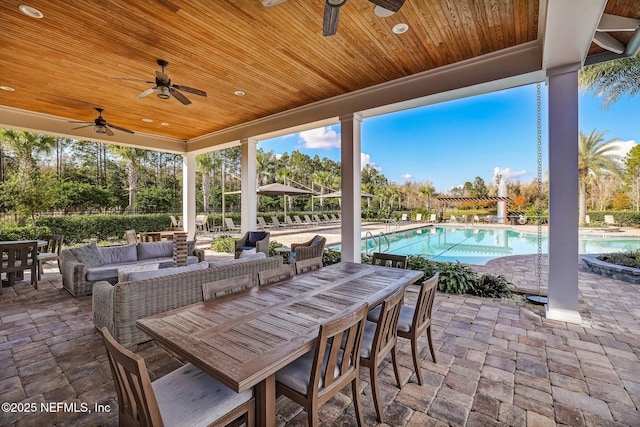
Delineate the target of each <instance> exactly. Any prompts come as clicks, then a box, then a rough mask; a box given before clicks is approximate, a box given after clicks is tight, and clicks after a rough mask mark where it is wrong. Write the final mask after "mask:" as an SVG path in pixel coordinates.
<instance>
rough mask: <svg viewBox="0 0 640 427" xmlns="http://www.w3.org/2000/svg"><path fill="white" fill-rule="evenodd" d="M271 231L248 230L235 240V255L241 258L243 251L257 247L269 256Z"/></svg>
mask: <svg viewBox="0 0 640 427" xmlns="http://www.w3.org/2000/svg"><path fill="white" fill-rule="evenodd" d="M269 236H270V234H269V232H268V231H248V232H246V233H245V234H244V236H242V237H241V238H240V239H238V240H236V241H235V257H236V258H240V255H241V254H242V251H247V250H251V249H255V251H256V252H262V253H263V254H265V255H267V256H269Z"/></svg>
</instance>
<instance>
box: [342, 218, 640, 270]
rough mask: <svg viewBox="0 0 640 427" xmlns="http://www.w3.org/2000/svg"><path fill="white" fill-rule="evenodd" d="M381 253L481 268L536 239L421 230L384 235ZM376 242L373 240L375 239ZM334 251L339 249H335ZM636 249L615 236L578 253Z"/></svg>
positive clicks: (531, 250)
mask: <svg viewBox="0 0 640 427" xmlns="http://www.w3.org/2000/svg"><path fill="white" fill-rule="evenodd" d="M386 237H387V239H388V241H389V248H388V249H387V242H386V240H385V239H384V238H383V239H382V244H381V249H382V252H388V253H393V254H397V255H420V256H423V257H425V258H427V259H430V260H433V261H448V262H455V261H460V262H462V263H465V264H476V265H482V264H485V263H486V262H487V261H490V260H492V259H494V258H499V257H503V256H509V255H526V254H536V253H538V237H537V235H536V234H534V233H527V232H521V231H515V230H511V229H507V228H490V229H483V228H477V227H473V228H471V227H462V228H460V227H424V228H418V229H413V230H407V231H402V232H397V233H390V234H386ZM376 240H377V237H376ZM335 249H339V247H336V248H335ZM636 249H640V239H638V238H631V237H624V236H617V235H613V234H611V235H604V236H593V235H591V236H587V235H581V236H580V246H579V248H578V250H579V253H581V254H594V253H607V252H619V251H630V250H636ZM377 250H378V243H377V241H374V239H371V238H369V239H368V240H363V241H362V252H363V253H369V254H371V253H373V252H376V251H377ZM547 251H548V240H547V236H543V237H542V252H543V253H547Z"/></svg>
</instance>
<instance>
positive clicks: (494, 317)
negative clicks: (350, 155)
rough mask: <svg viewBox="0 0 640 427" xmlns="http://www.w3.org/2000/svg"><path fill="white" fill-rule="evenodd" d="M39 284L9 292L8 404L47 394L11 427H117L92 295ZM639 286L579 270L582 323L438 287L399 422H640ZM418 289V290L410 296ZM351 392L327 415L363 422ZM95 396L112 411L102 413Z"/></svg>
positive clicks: (49, 279) (0, 329)
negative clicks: (429, 334)
mask: <svg viewBox="0 0 640 427" xmlns="http://www.w3.org/2000/svg"><path fill="white" fill-rule="evenodd" d="M478 269H479V270H481V271H484V270H489V271H492V272H494V273H500V274H504V275H505V276H507V277H509V278H510V279H512V280H514V281H515V282H516V283H518V282H520V283H521V284H522V287H525V288H526V287H529V288H530V287H531V286H533V289H534V290H537V279H536V277H535V276H536V275H535V256H521V257H507V258H501V259H498V260H494V261H492V262H491V263H490V264H489V265H487V266H485V267H478ZM519 286H520V284H519ZM39 287H40V289H39V290H38V291H35V290H34V289H33V288H32V287H31V286H30V285H29V284H28V283H27V282H25V283H20V284H18V285H16V286H15V288H4V289H3V293H2V295H1V296H0V402H2V403H5V402H18V403H23V404H24V403H28V404H30V403H36V404H37V410H36V411H35V412H33V413H28V412H25V411H17V412H11V411H6V410H4V411H2V412H0V425H11V426H13V425H15V426H45V425H63V426H96V425H117V422H118V421H117V410H116V405H117V399H116V395H115V389H114V386H113V382H112V379H111V373H110V371H109V367H108V364H107V360H106V355H105V350H104V346H103V344H102V341H101V339H100V338H99V336H98V334H97V331H96V330H95V328H94V326H93V323H92V321H91V297H82V298H73V297H71V295H69V294H68V293H67V292H66V291H65V290H63V289H62V284H61V278H60V275H59V274H58V273H57V272H54V270H49V271H47V272H46V274H45V275H44V277H43V280H42V281H40V283H39ZM639 291H640V288H639V287H638V286H637V285H630V284H627V283H624V282H620V281H617V280H612V279H607V278H604V277H601V276H597V275H593V274H590V273H586V272H580V314H581V315H582V318H583V323H582V324H581V325H574V324H565V323H562V322H557V321H549V320H546V319H545V318H544V311H543V309H542V307H539V306H534V305H527V304H525V303H524V302H522V300H521V299H513V300H493V299H486V298H477V297H470V296H462V295H447V294H443V293H438V294H437V296H436V300H435V306H434V314H433V323H434V324H433V329H434V345H435V348H436V357H437V362H438V363H433V362H432V360H431V357H430V355H429V351H428V348H427V347H428V346H427V345H426V340H425V341H423V344H424V345H423V348H422V352H421V357H422V360H423V361H422V368H423V376H424V378H425V385H424V386H422V387H420V386H418V384H417V383H416V380H415V375H413V374H412V372H413V371H412V362H411V351H410V346H409V343H408V342H407V341H405V340H400V343H399V363H400V375H401V380H402V382H403V387H402V389H401V390H399V389H398V388H397V387H396V386H395V385H394V383H395V380H394V378H393V369H392V368H391V366H389V363H388V361H387V363H386V364H383V365H382V366H381V368H380V371H381V388H382V398H383V401H384V406H385V408H386V410H385V417H386V422H387V423H386V424H387V425H390V426H420V427H423V426H445V425H468V426H491V425H505V426H507V425H508V426H532V427H533V426H553V425H570V426H638V425H640V411H639V410H638V408H639V407H640V292H639ZM415 296H416V292H415V289H410V290H409V291H408V293H407V301H408V302H410V303H412V302H413V301H414V300H415ZM135 351H136V353H138V354H140V355H142V356H143V357H144V358H145V360H146V362H147V364H148V366H149V368H150V370H151V375H152V379H155V378H158V377H160V376H162V375H164V374H165V373H167V372H169V371H171V370H173V369H176V368H177V367H178V366H180V362H179V361H178V360H176V359H175V358H173V357H172V356H171V355H169V354H168V353H167V352H166V351H164V350H163V349H162V348H160V347H159V346H157V345H155V344H154V343H153V342H150V343H146V344H143V345H140V346H138V347H137V348H136V349H135ZM361 379H362V382H361V386H362V389H363V390H362V391H363V396H362V402H363V406H364V418H365V422H366V424H367V425H376V424H377V423H376V421H375V411H374V409H373V402H372V400H371V393H370V387H369V384H368V382H367V381H368V375H367V373H366V372H365V371H364V370H363V373H362V376H361ZM350 394H351V392H350V390H348V389H345V390H343V392H342V393H340V394H339V395H338V397H336V398H334V399H332V400H331V401H330V402H329V403H327V404H326V405H324V406H323V407H322V408H321V410H320V417H321V425H324V426H351V425H355V424H356V423H355V418H354V415H353V407H352V405H351V398H350ZM41 402H46V403H48V404H50V405H51V404H57V403H58V402H66V403H76V404H77V406H76V411H75V412H74V411H71V410H72V409H74V408H73V407H67V408H64V407H57V406H50V410H49V411H48V412H45V411H41V410H40V409H41V408H40V406H39V404H40V403H41ZM96 403H98V404H101V405H103V408H104V407H106V405H108V406H109V408H110V411H105V412H95V411H93V409H94V405H95V404H96ZM81 404H86V405H87V408H86V409H87V410H88V411H87V412H83V410H84V409H85V408H84V407H83V406H82V405H81ZM277 409H278V424H279V425H281V426H290V427H293V426H299V425H300V426H304V425H306V414H305V413H304V412H302V411H301V409H300V407H299V406H298V405H296V404H293V403H292V402H290V401H288V400H286V399H284V398H281V399H279V401H278V408H277ZM55 410H57V412H55ZM185 425H188V424H185Z"/></svg>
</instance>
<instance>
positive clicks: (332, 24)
mask: <svg viewBox="0 0 640 427" xmlns="http://www.w3.org/2000/svg"><path fill="white" fill-rule="evenodd" d="M369 1H370V2H371V3H373V4H375V5H376V7H375V9H374V12H375V14H376V15H378V16H391V15H393V14H394V13H396V12H397V11H399V10H400V8H401V7H402V5H403V4H404V2H405V0H369ZM346 2H347V0H325V4H324V19H323V20H322V35H323V36H325V37H326V36H332V35H334V34H335V33H336V31H337V30H338V18H339V16H340V8H341V7H342V6H344V4H345V3H346Z"/></svg>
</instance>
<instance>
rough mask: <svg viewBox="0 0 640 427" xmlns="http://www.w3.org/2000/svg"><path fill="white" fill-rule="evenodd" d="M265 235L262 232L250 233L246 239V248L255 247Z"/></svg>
mask: <svg viewBox="0 0 640 427" xmlns="http://www.w3.org/2000/svg"><path fill="white" fill-rule="evenodd" d="M266 235H267V233H265V232H264V231H250V232H249V236H248V237H247V243H248V245H247V246H255V245H256V243H258V242H259V241H260V240H262V239H264V238H265V237H266Z"/></svg>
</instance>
